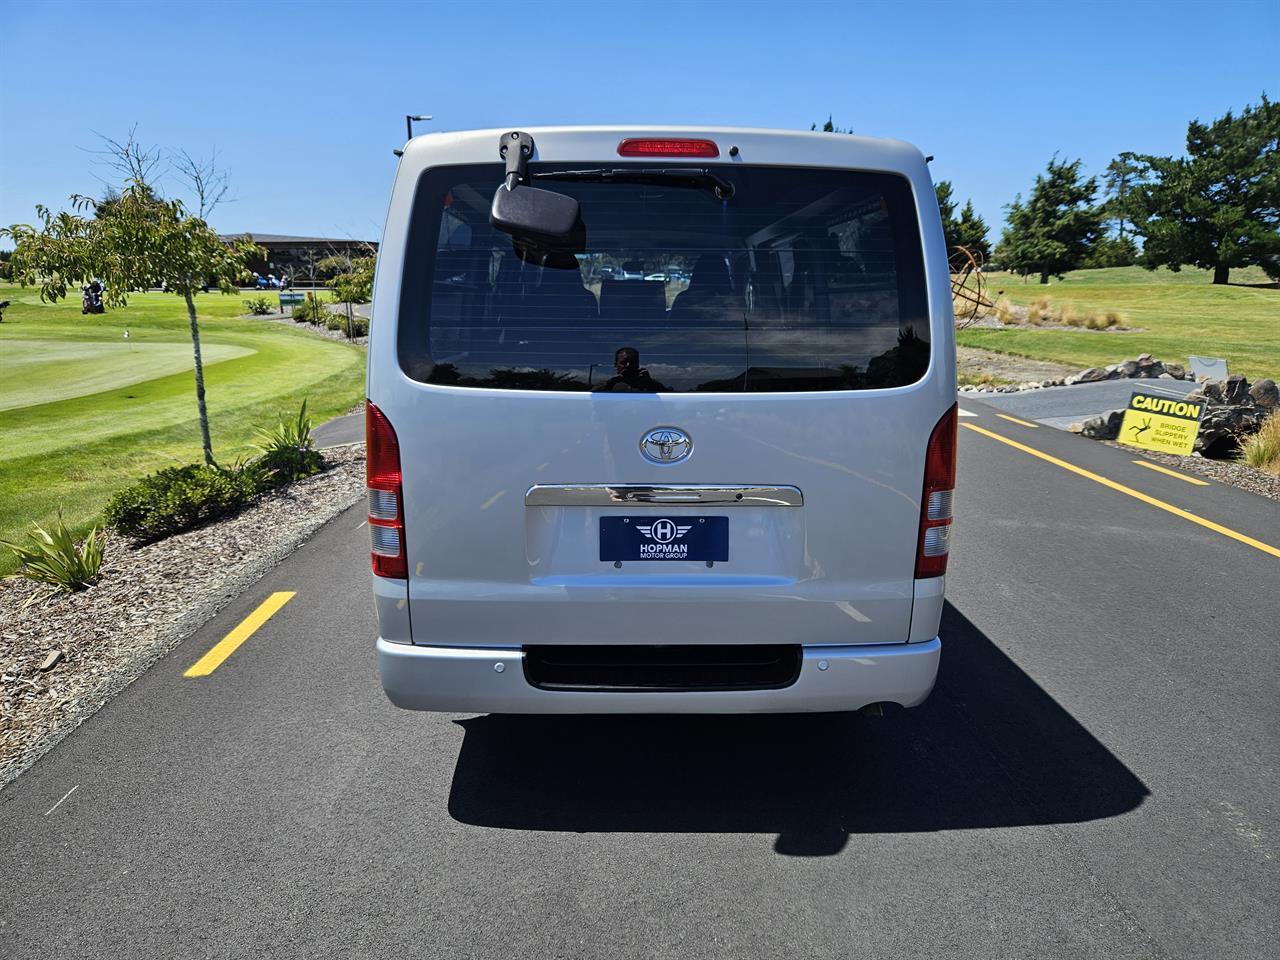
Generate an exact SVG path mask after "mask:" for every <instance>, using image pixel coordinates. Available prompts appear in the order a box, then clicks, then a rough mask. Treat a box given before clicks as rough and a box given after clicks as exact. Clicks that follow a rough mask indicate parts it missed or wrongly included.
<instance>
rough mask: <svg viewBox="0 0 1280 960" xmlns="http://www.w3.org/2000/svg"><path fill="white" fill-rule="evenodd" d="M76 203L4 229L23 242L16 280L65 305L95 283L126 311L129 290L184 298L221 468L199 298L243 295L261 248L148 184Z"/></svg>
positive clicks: (207, 453)
mask: <svg viewBox="0 0 1280 960" xmlns="http://www.w3.org/2000/svg"><path fill="white" fill-rule="evenodd" d="M71 199H72V205H73V209H74V210H76V211H78V212H75V213H71V212H65V211H64V212H62V213H59V214H56V215H55V214H53V213H51V212H50V211H49V210H48V209H47V208H46V207H43V206H38V207H37V208H36V216H37V217H38V218H39V221H40V224H39V226H35V227H33V226H30V225H27V224H15V225H14V226H11V227H9V228H8V229H6V230H2V231H0V235H6V236H9V237H11V238H12V239H13V241H14V244H15V248H14V251H13V257H12V266H13V273H14V277H15V279H17V280H18V282H19V283H21V284H22V285H23V286H35V285H38V286H39V287H40V298H41V300H52V301H57V300H60V299H62V298H63V297H65V296H66V295H67V287H68V285H69V284H80V283H85V282H87V281H89V280H90V279H92V278H96V279H98V280H100V281H102V283H103V286H104V290H103V299H104V300H105V301H106V303H107V304H108V305H109V306H113V307H123V306H125V305H126V303H127V302H128V296H129V291H131V290H146V289H148V288H150V287H163V288H164V289H166V290H168V291H169V292H170V293H173V294H176V295H177V296H179V297H182V299H183V301H184V302H185V304H186V307H187V319H188V321H189V323H190V327H191V347H192V351H193V355H194V358H195V381H196V406H197V407H198V409H199V413H200V437H201V442H202V445H203V447H204V459H205V462H206V463H208V464H213V463H214V459H213V445H212V443H211V441H210V439H209V411H208V409H207V407H206V406H205V389H204V367H203V364H202V361H201V357H200V326H199V322H198V321H197V318H196V304H195V295H196V293H197V292H199V291H201V290H202V289H207V288H209V287H213V286H216V287H217V288H218V289H219V290H221V291H222V292H223V293H224V294H232V293H236V292H237V288H236V284H237V283H238V282H240V281H241V280H243V279H245V277H246V268H245V264H246V262H247V260H248V258H249V257H251V256H253V255H255V254H258V253H259V252H260V251H259V248H258V247H257V246H256V245H255V244H253V243H252V242H250V241H247V240H242V241H238V242H235V243H227V242H226V241H224V240H222V239H221V238H220V237H219V236H218V234H217V233H215V232H214V230H213V229H212V228H211V227H210V226H209V225H208V224H207V223H205V221H204V220H202V219H201V218H200V217H195V216H191V215H189V214H188V213H187V211H186V210H185V209H184V208H183V205H182V203H181V202H180V201H177V200H165V199H164V198H162V197H160V196H159V195H158V194H157V193H156V192H155V190H153V189H152V188H151V187H150V186H148V185H147V184H146V183H145V182H144V181H142V180H131V181H130V182H129V183H128V184H127V185H126V186H125V188H124V189H123V190H122V191H120V193H119V194H118V195H114V196H111V197H110V199H109V201H107V202H103V201H98V200H94V199H93V198H91V197H85V196H74V197H72V198H71ZM82 213H88V214H91V216H82V215H81V214H82Z"/></svg>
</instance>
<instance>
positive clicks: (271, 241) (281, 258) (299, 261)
mask: <svg viewBox="0 0 1280 960" xmlns="http://www.w3.org/2000/svg"><path fill="white" fill-rule="evenodd" d="M223 239H225V240H244V239H251V240H252V241H253V242H254V243H256V244H257V245H258V246H260V247H263V248H265V249H266V251H267V254H266V256H265V257H259V258H255V259H253V260H250V261H249V269H250V270H252V271H254V272H255V273H258V274H261V275H262V276H264V277H266V276H271V275H274V276H277V277H289V278H290V279H292V280H295V281H296V280H311V281H315V280H320V279H326V278H325V277H323V276H322V274H321V271H319V270H317V267H316V265H317V264H319V263H320V261H321V260H323V259H325V258H326V257H351V258H353V259H354V258H356V257H368V256H372V255H373V254H375V253H377V250H378V245H377V244H376V243H374V242H373V241H371V240H352V239H350V238H346V239H336V238H333V237H293V236H288V235H285V234H280V233H228V234H224V235H223Z"/></svg>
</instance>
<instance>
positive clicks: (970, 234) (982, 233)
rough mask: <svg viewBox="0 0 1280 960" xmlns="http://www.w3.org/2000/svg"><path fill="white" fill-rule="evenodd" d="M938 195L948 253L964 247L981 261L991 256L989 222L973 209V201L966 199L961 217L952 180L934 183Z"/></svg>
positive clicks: (943, 235) (943, 236) (943, 234)
mask: <svg viewBox="0 0 1280 960" xmlns="http://www.w3.org/2000/svg"><path fill="white" fill-rule="evenodd" d="M933 190H934V193H936V194H937V196H938V213H939V214H940V215H941V216H942V238H943V241H944V242H945V243H946V245H947V253H948V255H950V253H951V251H952V250H954V249H955V248H956V247H964V248H965V249H966V250H968V251H969V252H970V253H972V254H973V255H974V256H975V257H976V258H978V260H979V262H981V261H983V260H986V259H987V258H989V257H990V256H991V244H990V243H988V242H987V224H986V221H985V220H983V219H982V218H981V217H980V216H978V214H977V213H976V212H975V211H974V209H973V201H972V200H966V201H965V203H964V208H963V209H962V210H961V211H960V217H959V218H958V219H957V217H956V201H955V200H954V199H953V189H952V186H951V181H950V180H939V181H938V182H937V183H935V184H934V185H933Z"/></svg>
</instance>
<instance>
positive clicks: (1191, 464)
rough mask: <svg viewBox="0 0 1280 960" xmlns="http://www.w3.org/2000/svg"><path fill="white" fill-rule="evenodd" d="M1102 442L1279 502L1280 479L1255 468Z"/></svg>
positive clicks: (1227, 461) (1112, 441)
mask: <svg viewBox="0 0 1280 960" xmlns="http://www.w3.org/2000/svg"><path fill="white" fill-rule="evenodd" d="M1102 442H1103V443H1105V444H1107V446H1110V447H1115V448H1116V449H1117V450H1123V451H1125V452H1126V453H1131V454H1134V455H1135V456H1140V457H1146V458H1147V459H1148V460H1150V461H1152V462H1153V463H1158V464H1160V465H1161V466H1162V467H1168V468H1169V469H1171V470H1181V471H1183V472H1184V473H1196V474H1199V475H1200V476H1202V477H1208V478H1209V479H1210V480H1217V481H1218V482H1219V483H1229V484H1231V486H1233V487H1239V488H1240V489H1241V490H1248V491H1249V492H1250V493H1256V494H1257V495H1258V496H1260V497H1268V498H1269V499H1271V500H1276V501H1280V477H1277V476H1276V475H1275V474H1272V473H1266V472H1265V471H1262V470H1255V469H1254V468H1253V467H1250V466H1247V465H1245V464H1243V463H1237V462H1236V461H1234V460H1210V459H1209V458H1208V457H1200V456H1194V457H1178V456H1174V455H1173V454H1171V453H1156V452H1155V451H1154V450H1140V449H1138V448H1137V447H1130V446H1127V445H1126V444H1123V443H1116V442H1115V441H1114V440H1103V441H1102Z"/></svg>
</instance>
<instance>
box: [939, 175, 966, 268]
mask: <svg viewBox="0 0 1280 960" xmlns="http://www.w3.org/2000/svg"><path fill="white" fill-rule="evenodd" d="M933 192H934V193H935V194H937V196H938V214H939V216H941V217H942V239H943V241H944V242H945V243H946V245H947V254H948V255H950V253H951V248H952V247H954V246H955V245H956V244H957V243H959V242H960V241H959V239H958V238H957V236H956V228H957V227H958V224H957V223H956V202H955V200H953V199H952V198H951V192H952V190H951V181H950V180H939V181H938V182H937V183H935V184H934V185H933Z"/></svg>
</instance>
